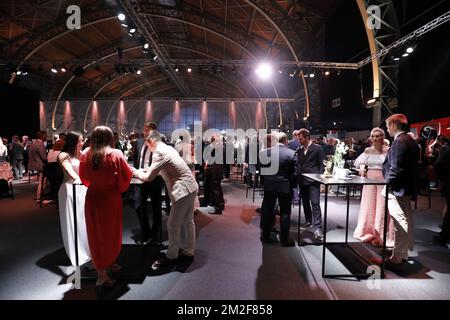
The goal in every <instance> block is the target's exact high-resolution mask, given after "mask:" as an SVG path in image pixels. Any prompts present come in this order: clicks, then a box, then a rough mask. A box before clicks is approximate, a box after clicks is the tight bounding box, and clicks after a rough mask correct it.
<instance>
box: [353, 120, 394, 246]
mask: <svg viewBox="0 0 450 320" xmlns="http://www.w3.org/2000/svg"><path fill="white" fill-rule="evenodd" d="M370 139H371V141H372V146H371V147H369V148H366V149H365V150H364V152H363V153H362V154H361V155H360V156H359V157H358V158H357V159H356V161H355V167H356V168H359V167H360V166H362V165H364V166H366V167H367V169H368V170H367V178H369V179H375V180H384V178H383V173H382V168H383V162H384V159H385V158H386V156H387V152H388V149H389V148H388V147H386V146H384V131H383V129H381V128H373V129H372V131H371V133H370ZM382 190H383V186H373V185H366V186H364V187H363V190H362V195H361V205H360V208H359V216H358V224H357V226H356V229H355V231H354V233H353V237H354V238H356V239H358V240H361V241H363V242H368V243H371V244H372V245H374V246H382V245H383V234H384V208H385V198H384V197H383V196H382V193H381V192H382ZM388 219H389V215H388ZM393 227H394V225H393V221H392V220H391V219H390V221H389V223H388V231H387V240H386V246H388V247H392V246H393V244H394V229H393Z"/></svg>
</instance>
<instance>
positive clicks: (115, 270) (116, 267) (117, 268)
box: [109, 263, 123, 273]
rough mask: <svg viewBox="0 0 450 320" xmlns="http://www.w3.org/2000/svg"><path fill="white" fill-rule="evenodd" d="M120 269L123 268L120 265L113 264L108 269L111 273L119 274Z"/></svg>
mask: <svg viewBox="0 0 450 320" xmlns="http://www.w3.org/2000/svg"><path fill="white" fill-rule="evenodd" d="M122 269H123V267H122V266H121V265H120V264H117V263H115V264H113V265H112V266H111V267H110V268H109V271H111V273H119V272H120V271H122Z"/></svg>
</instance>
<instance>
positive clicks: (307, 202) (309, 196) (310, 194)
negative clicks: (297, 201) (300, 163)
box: [300, 182, 322, 229]
mask: <svg viewBox="0 0 450 320" xmlns="http://www.w3.org/2000/svg"><path fill="white" fill-rule="evenodd" d="M300 197H301V198H302V203H303V212H304V213H305V219H306V222H310V223H312V224H313V226H314V229H319V228H322V214H321V211H320V184H319V183H315V182H311V183H310V184H305V185H302V184H300ZM311 207H312V210H311Z"/></svg>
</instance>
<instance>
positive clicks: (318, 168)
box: [296, 128, 325, 240]
mask: <svg viewBox="0 0 450 320" xmlns="http://www.w3.org/2000/svg"><path fill="white" fill-rule="evenodd" d="M298 140H299V141H300V144H301V147H300V148H298V149H297V152H296V153H297V158H298V167H297V173H298V183H299V186H300V196H301V198H302V203H303V212H304V213H305V218H306V222H305V223H303V224H302V225H301V226H300V229H302V230H306V229H309V228H310V227H311V226H312V227H313V228H314V237H315V238H316V239H318V240H322V239H323V232H322V213H321V211H320V184H319V183H318V182H316V181H313V180H311V179H309V178H306V177H304V176H303V175H302V174H303V173H319V174H321V173H323V171H324V164H323V161H324V160H325V152H324V150H323V148H322V147H321V146H320V145H318V144H315V143H313V142H312V141H311V136H310V133H309V131H308V130H307V129H304V128H303V129H300V130H299V133H298ZM311 207H312V212H311Z"/></svg>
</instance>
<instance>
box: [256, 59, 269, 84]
mask: <svg viewBox="0 0 450 320" xmlns="http://www.w3.org/2000/svg"><path fill="white" fill-rule="evenodd" d="M255 72H256V74H257V75H258V76H259V77H260V78H261V79H263V80H267V79H269V78H270V76H271V75H272V66H271V65H270V64H269V63H267V62H262V63H261V64H260V65H259V66H258V67H257V68H256V70H255Z"/></svg>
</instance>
